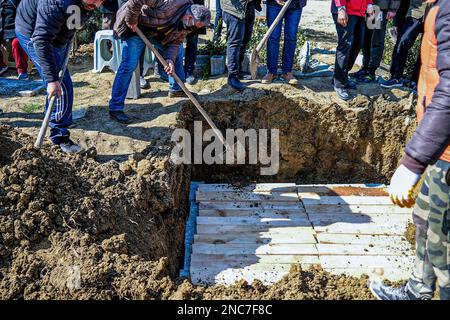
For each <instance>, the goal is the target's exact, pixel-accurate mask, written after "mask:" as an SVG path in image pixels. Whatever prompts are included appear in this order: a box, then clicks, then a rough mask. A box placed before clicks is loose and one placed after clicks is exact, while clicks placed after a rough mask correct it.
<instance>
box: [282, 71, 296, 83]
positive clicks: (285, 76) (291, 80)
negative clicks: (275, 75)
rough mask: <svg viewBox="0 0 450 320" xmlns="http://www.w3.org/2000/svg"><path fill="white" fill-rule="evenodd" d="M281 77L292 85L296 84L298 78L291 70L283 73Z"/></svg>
mask: <svg viewBox="0 0 450 320" xmlns="http://www.w3.org/2000/svg"><path fill="white" fill-rule="evenodd" d="M281 77H282V78H283V79H284V81H286V82H287V83H289V84H293V85H297V84H298V80H297V78H296V77H294V75H293V74H292V72H288V73H286V74H283V75H282V76H281Z"/></svg>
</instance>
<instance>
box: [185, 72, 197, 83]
mask: <svg viewBox="0 0 450 320" xmlns="http://www.w3.org/2000/svg"><path fill="white" fill-rule="evenodd" d="M196 81H197V79H196V78H195V77H194V75H192V74H190V75H188V76H187V78H186V83H187V84H191V85H192V84H194V83H195V82H196Z"/></svg>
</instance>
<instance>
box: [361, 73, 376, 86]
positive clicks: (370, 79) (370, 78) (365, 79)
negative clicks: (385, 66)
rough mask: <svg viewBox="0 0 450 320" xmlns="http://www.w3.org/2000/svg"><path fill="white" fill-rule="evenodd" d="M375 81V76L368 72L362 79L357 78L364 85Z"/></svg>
mask: <svg viewBox="0 0 450 320" xmlns="http://www.w3.org/2000/svg"><path fill="white" fill-rule="evenodd" d="M376 79H377V78H376V76H375V74H374V73H370V72H367V74H366V75H365V76H364V77H362V78H359V80H360V81H361V82H364V83H372V82H375V80H376Z"/></svg>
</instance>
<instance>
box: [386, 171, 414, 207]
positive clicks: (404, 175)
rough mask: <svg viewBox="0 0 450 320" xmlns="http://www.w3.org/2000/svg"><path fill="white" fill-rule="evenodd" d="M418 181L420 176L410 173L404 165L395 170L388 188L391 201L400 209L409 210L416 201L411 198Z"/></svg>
mask: <svg viewBox="0 0 450 320" xmlns="http://www.w3.org/2000/svg"><path fill="white" fill-rule="evenodd" d="M419 180H420V175H419V174H417V173H414V172H412V171H411V170H409V169H408V168H407V167H405V166H404V165H400V166H399V167H398V168H397V170H395V173H394V175H393V176H392V179H391V185H390V186H389V196H390V197H391V201H392V202H393V203H394V204H396V205H398V206H400V207H401V208H404V207H406V208H411V207H412V206H413V205H414V202H415V201H416V200H415V199H414V197H413V189H414V187H415V186H416V184H417V182H419Z"/></svg>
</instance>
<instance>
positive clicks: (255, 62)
mask: <svg viewBox="0 0 450 320" xmlns="http://www.w3.org/2000/svg"><path fill="white" fill-rule="evenodd" d="M258 66H259V54H258V51H256V49H254V50H253V51H252V54H251V56H250V74H251V76H252V79H253V80H255V79H256V77H257V75H258Z"/></svg>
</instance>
